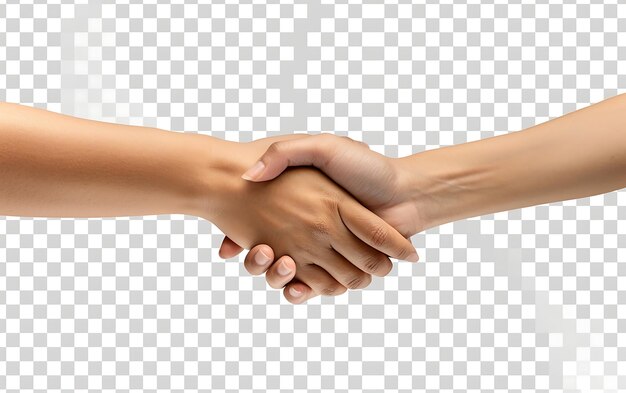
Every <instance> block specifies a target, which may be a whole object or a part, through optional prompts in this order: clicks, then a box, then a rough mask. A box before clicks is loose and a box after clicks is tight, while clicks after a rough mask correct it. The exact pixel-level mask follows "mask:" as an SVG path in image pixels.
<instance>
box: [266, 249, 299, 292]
mask: <svg viewBox="0 0 626 393" xmlns="http://www.w3.org/2000/svg"><path fill="white" fill-rule="evenodd" d="M295 275H296V263H295V262H294V260H293V259H292V258H291V257H290V256H288V255H283V256H282V257H280V258H278V260H277V261H276V262H275V263H274V264H272V266H270V267H269V269H268V270H267V272H266V274H265V280H266V281H267V283H268V285H269V286H270V287H272V288H275V289H278V288H283V287H284V286H285V285H287V284H289V282H290V281H291V280H292V279H293V278H294V276H295Z"/></svg>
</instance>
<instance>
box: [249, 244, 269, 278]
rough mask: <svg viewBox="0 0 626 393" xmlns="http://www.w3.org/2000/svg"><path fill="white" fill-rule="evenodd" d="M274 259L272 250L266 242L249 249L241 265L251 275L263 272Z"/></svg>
mask: <svg viewBox="0 0 626 393" xmlns="http://www.w3.org/2000/svg"><path fill="white" fill-rule="evenodd" d="M273 261H274V250H273V249H272V247H270V246H268V245H267V244H259V245H256V246H254V247H252V249H251V250H250V252H249V253H248V255H246V258H245V259H244V261H243V266H244V267H245V268H246V270H247V271H248V273H250V274H252V275H253V276H258V275H259V274H263V273H265V271H266V270H267V269H268V268H269V267H270V266H271V264H272V262H273Z"/></svg>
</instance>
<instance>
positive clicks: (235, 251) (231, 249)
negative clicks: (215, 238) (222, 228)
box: [219, 236, 243, 259]
mask: <svg viewBox="0 0 626 393" xmlns="http://www.w3.org/2000/svg"><path fill="white" fill-rule="evenodd" d="M242 251H243V248H242V247H241V246H240V245H238V244H237V243H235V242H234V241H233V240H232V239H231V238H229V237H228V236H226V237H224V240H223V241H222V245H221V246H220V251H219V256H220V257H222V258H224V259H228V258H234V257H236V256H237V255H239V253H241V252H242Z"/></svg>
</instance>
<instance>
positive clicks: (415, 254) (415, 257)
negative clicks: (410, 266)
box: [406, 251, 420, 262]
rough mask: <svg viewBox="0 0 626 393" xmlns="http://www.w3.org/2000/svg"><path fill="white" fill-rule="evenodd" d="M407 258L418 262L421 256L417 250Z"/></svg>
mask: <svg viewBox="0 0 626 393" xmlns="http://www.w3.org/2000/svg"><path fill="white" fill-rule="evenodd" d="M406 260H407V261H409V262H417V261H419V260H420V257H419V255H417V251H413V252H411V254H409V256H408V257H406Z"/></svg>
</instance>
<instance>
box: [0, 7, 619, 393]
mask: <svg viewBox="0 0 626 393" xmlns="http://www.w3.org/2000/svg"><path fill="white" fill-rule="evenodd" d="M523 3H524V4H522V2H521V1H519V0H517V1H507V2H504V1H501V2H500V1H499V2H497V3H494V2H493V1H480V2H479V1H472V2H468V3H461V2H455V3H454V4H453V2H451V1H436V2H435V1H428V2H401V3H395V2H385V3H384V4H383V2H381V1H378V2H373V1H368V2H366V4H362V3H361V2H349V3H346V1H332V2H331V1H324V2H313V1H310V2H296V3H295V4H294V3H291V2H290V3H277V2H275V1H270V2H254V3H250V2H249V1H241V2H227V3H226V4H224V2H219V1H215V2H205V3H203V4H197V3H194V2H184V3H183V2H182V1H168V2H158V3H156V2H154V1H142V2H139V1H133V2H131V3H130V4H127V3H123V2H113V1H89V2H87V1H81V2H77V3H70V2H65V1H58V0H56V1H46V2H43V1H38V2H36V3H35V4H33V3H32V2H28V1H19V2H18V1H14V0H13V1H8V2H3V3H2V4H1V5H0V99H2V100H6V101H11V102H19V103H22V104H26V105H34V106H37V107H42V108H47V109H49V110H52V111H58V112H63V113H66V114H72V115H76V116H81V117H87V118H92V119H98V120H104V121H111V122H119V123H128V124H137V125H146V126H157V127H160V128H164V129H171V130H176V131H180V132H183V131H184V132H197V133H202V134H207V135H213V136H216V137H220V138H226V139H229V140H236V141H249V140H252V139H256V138H261V137H265V136H270V135H276V134H279V133H280V134H282V133H293V132H320V131H322V132H334V133H336V134H339V135H348V136H350V137H353V138H355V139H359V140H362V141H364V142H367V143H368V144H370V145H371V146H372V148H373V149H374V150H376V151H379V152H381V153H385V154H387V155H390V156H404V155H408V154H411V153H417V152H420V151H423V150H427V149H433V148H437V147H439V146H446V145H451V144H457V143H463V142H467V141H473V140H478V139H481V138H485V137H490V136H494V135H500V134H505V133H508V132H514V131H518V130H520V129H522V128H525V127H528V126H531V125H534V124H537V123H540V122H543V121H546V120H548V119H550V118H552V117H557V116H560V115H562V114H564V113H567V112H570V111H573V110H575V109H577V108H582V107H585V106H587V105H589V104H590V103H594V102H597V101H600V100H602V99H604V98H608V97H611V96H614V95H616V94H618V93H621V92H624V91H625V89H626V74H625V73H624V70H625V69H626V5H625V4H619V2H617V1H603V2H600V1H592V2H579V3H584V4H576V2H574V1H566V2H547V1H537V2H523ZM589 132H590V133H593V132H594V130H593V129H590V130H589ZM625 132H626V130H625ZM572 160H576V157H572ZM625 219H626V193H625V191H624V190H621V191H617V192H612V193H609V194H606V195H599V196H593V197H590V198H583V199H579V200H575V201H565V202H561V203H552V204H549V205H542V206H537V207H529V208H524V209H520V210H515V211H511V212H502V213H497V214H492V215H486V216H482V217H479V218H478V217H477V218H472V219H469V220H464V221H460V222H456V223H450V224H446V225H443V226H441V227H438V228H433V229H430V230H428V231H426V232H424V233H421V234H418V235H416V236H415V237H414V238H413V241H414V243H415V245H416V246H417V247H418V250H419V251H420V257H421V261H420V262H419V263H418V264H415V265H413V264H409V263H397V264H395V266H394V269H393V271H392V273H391V274H390V275H389V276H388V277H386V278H384V279H376V280H375V281H374V283H373V284H372V286H371V287H370V288H369V289H366V290H363V291H355V292H350V293H348V294H346V295H343V296H340V297H336V298H324V299H319V298H318V299H315V300H312V301H310V302H309V303H308V304H307V305H299V306H293V305H291V304H289V303H288V302H287V301H285V300H284V299H282V298H281V294H280V292H279V291H276V290H272V289H270V288H269V287H267V286H266V284H265V281H264V279H263V278H260V277H250V276H248V275H247V274H246V272H245V270H244V269H243V265H242V263H241V259H234V260H229V261H226V262H224V261H222V260H220V258H219V257H218V256H217V247H218V246H219V243H220V240H221V234H220V233H219V231H218V230H217V229H216V228H214V227H213V226H212V225H211V224H210V223H208V222H206V221H203V220H201V219H198V218H195V217H191V216H182V215H173V216H146V217H121V218H117V219H97V218H94V219H78V220H74V219H43V218H28V217H23V218H17V217H6V218H4V217H3V218H2V219H0V262H1V263H0V289H1V290H0V388H2V389H5V390H14V391H16V390H18V389H20V390H22V391H29V390H39V391H44V390H47V391H60V390H62V389H63V390H65V391H71V390H76V391H85V390H91V391H100V390H104V391H112V390H116V391H127V390H133V389H143V390H146V391H157V390H162V391H166V390H174V391H196V390H201V391H212V392H224V391H228V392H236V391H242V392H249V391H255V392H263V391H279V390H280V391H285V392H287V391H289V392H291V391H305V390H308V391H337V392H347V391H354V392H356V391H370V392H378V391H381V390H383V389H384V388H386V389H388V390H390V391H403V392H409V391H426V392H466V391H467V392H535V391H536V392H578V391H580V392H594V391H597V392H599V391H602V392H617V391H624V390H626V371H624V370H626V290H625V289H624V288H626V264H625V262H626V221H625ZM620 261H621V262H622V263H621V264H620V263H618V262H620Z"/></svg>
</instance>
